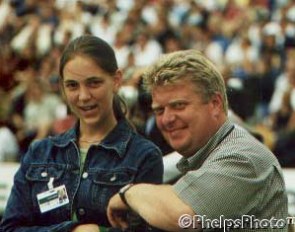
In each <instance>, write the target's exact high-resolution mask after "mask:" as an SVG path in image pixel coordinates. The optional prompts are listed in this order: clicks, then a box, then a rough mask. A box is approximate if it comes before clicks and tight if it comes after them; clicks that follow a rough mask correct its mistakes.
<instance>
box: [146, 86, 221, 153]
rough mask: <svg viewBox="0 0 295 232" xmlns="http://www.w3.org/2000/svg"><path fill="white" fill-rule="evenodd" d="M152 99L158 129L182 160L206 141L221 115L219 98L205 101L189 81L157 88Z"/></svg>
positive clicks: (213, 131) (214, 129)
mask: <svg viewBox="0 0 295 232" xmlns="http://www.w3.org/2000/svg"><path fill="white" fill-rule="evenodd" d="M152 99H153V102H152V108H153V110H154V113H155V116H156V122H157V125H158V128H159V129H160V131H161V132H162V134H163V136H164V137H165V139H166V140H167V142H168V143H169V144H170V145H171V146H172V147H173V148H174V149H175V150H176V151H178V152H179V153H180V154H182V155H183V156H185V157H189V156H192V155H194V154H195V153H196V152H197V150H199V149H200V148H201V147H202V146H204V145H205V144H206V143H207V142H208V140H209V139H210V137H211V136H212V135H213V134H214V133H215V132H216V131H217V130H218V128H219V126H220V123H219V122H220V115H223V116H224V115H225V114H224V113H223V111H222V100H221V97H220V95H218V94H216V96H213V97H212V99H210V100H209V101H208V102H205V101H204V100H203V99H202V97H201V95H200V94H198V93H197V92H196V91H195V86H194V84H193V83H192V82H190V81H182V82H179V83H177V84H173V85H164V86H157V87H155V88H154V89H153V91H152Z"/></svg>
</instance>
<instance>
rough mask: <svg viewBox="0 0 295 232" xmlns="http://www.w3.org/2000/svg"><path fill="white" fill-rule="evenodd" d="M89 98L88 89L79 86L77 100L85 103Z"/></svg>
mask: <svg viewBox="0 0 295 232" xmlns="http://www.w3.org/2000/svg"><path fill="white" fill-rule="evenodd" d="M90 98H91V93H90V91H89V89H88V88H87V87H85V86H81V87H80V90H79V100H81V101H85V100H88V99H90Z"/></svg>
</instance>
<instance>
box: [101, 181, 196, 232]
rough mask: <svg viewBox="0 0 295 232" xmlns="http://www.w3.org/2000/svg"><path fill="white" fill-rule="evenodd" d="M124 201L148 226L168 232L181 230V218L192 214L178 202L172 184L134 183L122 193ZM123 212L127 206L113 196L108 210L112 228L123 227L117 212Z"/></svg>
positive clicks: (178, 199)
mask: <svg viewBox="0 0 295 232" xmlns="http://www.w3.org/2000/svg"><path fill="white" fill-rule="evenodd" d="M125 198H126V201H127V203H128V205H129V206H130V207H131V209H132V210H133V211H135V212H136V213H138V214H139V215H140V216H141V217H142V218H143V219H144V220H145V221H146V222H147V223H148V224H150V225H152V226H154V227H157V228H160V229H163V230H167V231H180V230H181V228H180V227H179V225H178V220H179V218H180V216H181V215H183V214H189V215H191V216H193V215H194V214H195V213H194V211H193V210H192V209H191V208H190V207H189V206H188V205H186V204H185V203H184V202H183V201H182V200H180V198H179V197H178V196H177V195H176V193H175V192H174V190H173V188H172V186H171V185H152V184H137V185H134V186H132V187H131V188H130V189H129V190H128V191H127V192H126V193H125ZM124 210H128V207H127V206H126V205H125V204H124V203H123V202H122V201H121V198H120V197H119V195H118V194H116V195H115V196H114V197H112V198H111V200H110V202H109V205H108V211H107V212H108V218H109V220H110V223H111V224H112V226H114V227H121V228H126V225H127V224H126V222H124V220H123V219H122V217H120V212H122V211H124Z"/></svg>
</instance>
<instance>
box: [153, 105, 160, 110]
mask: <svg viewBox="0 0 295 232" xmlns="http://www.w3.org/2000/svg"><path fill="white" fill-rule="evenodd" d="M151 107H152V110H155V109H159V108H161V106H160V105H152V106H151Z"/></svg>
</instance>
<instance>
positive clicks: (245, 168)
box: [108, 50, 287, 231]
mask: <svg viewBox="0 0 295 232" xmlns="http://www.w3.org/2000/svg"><path fill="white" fill-rule="evenodd" d="M144 83H145V86H146V88H147V90H148V91H150V93H151V95H152V108H153V110H154V113H155V116H156V122H157V125H158V127H159V129H160V130H161V132H162V133H163V135H164V137H165V139H166V140H167V141H168V142H169V144H170V145H171V146H172V147H173V148H174V149H175V150H176V151H177V152H179V153H180V154H181V155H182V156H183V158H182V159H181V160H180V161H179V163H178V168H179V169H180V170H181V171H182V173H183V176H182V177H181V178H180V179H179V180H178V181H177V182H176V183H175V184H174V185H173V186H171V185H151V184H144V183H143V184H136V185H127V186H125V187H124V188H123V189H121V191H120V193H119V194H116V195H115V196H113V197H112V198H111V200H110V202H109V205H108V218H109V220H110V222H111V224H112V225H113V226H114V227H120V228H126V227H127V226H128V225H127V222H126V221H125V220H124V218H123V217H122V211H124V210H128V209H131V210H132V211H135V212H136V213H138V214H139V215H140V216H141V217H142V218H144V219H145V221H146V222H147V223H149V224H150V225H152V226H154V227H157V228H160V229H162V230H165V231H180V230H181V229H182V228H192V229H195V228H202V229H204V230H205V231H206V229H216V228H217V229H218V228H219V229H220V228H224V229H231V228H245V227H247V228H252V229H253V228H254V229H255V228H259V231H270V229H280V230H279V231H287V226H286V225H285V224H286V220H285V219H286V217H287V195H286V190H285V185H284V181H283V176H282V171H281V167H280V165H279V163H278V161H277V159H276V158H275V156H274V155H273V154H272V153H271V152H270V151H269V150H268V149H267V148H266V147H265V146H264V145H263V144H261V143H260V142H259V141H257V140H256V139H255V138H254V137H252V136H251V135H250V134H249V133H248V132H247V131H246V130H244V129H241V128H240V127H237V126H235V125H234V124H233V123H232V122H231V121H230V120H229V119H228V116H227V111H228V105H227V96H226V90H225V85H224V81H223V78H222V76H221V74H220V73H219V72H218V70H217V69H216V67H215V66H214V65H213V64H212V63H211V62H210V61H209V60H208V59H206V58H205V57H204V56H203V55H202V54H201V53H199V52H198V51H196V50H186V51H178V52H174V53H170V54H168V55H166V56H164V57H163V58H162V59H161V60H160V61H159V62H157V63H156V64H155V65H154V66H152V67H151V68H150V69H149V70H148V71H147V72H146V73H145V75H144ZM241 104H242V103H241ZM262 219H264V221H263V220H262ZM271 219H272V221H271ZM234 220H236V221H234ZM278 221H279V222H280V224H279V225H278V223H277V222H278ZM211 222H212V223H211ZM261 229H265V230H261ZM194 231H196V230H194ZM251 231H255V230H251Z"/></svg>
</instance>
